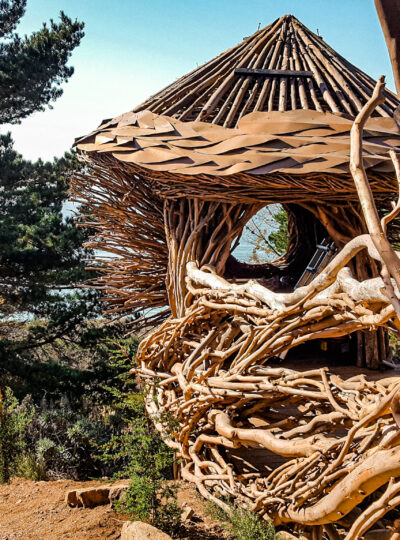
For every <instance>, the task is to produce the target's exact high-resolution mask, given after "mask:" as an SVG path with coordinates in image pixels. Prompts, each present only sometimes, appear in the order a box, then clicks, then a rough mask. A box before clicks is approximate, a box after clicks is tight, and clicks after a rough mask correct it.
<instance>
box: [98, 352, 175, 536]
mask: <svg viewBox="0 0 400 540" xmlns="http://www.w3.org/2000/svg"><path fill="white" fill-rule="evenodd" d="M113 361H114V362H115V363H116V365H118V366H124V365H125V366H126V367H127V366H131V365H132V361H131V359H130V353H129V351H128V350H127V349H126V348H124V347H123V346H120V347H119V348H118V350H117V351H115V353H114V355H113ZM119 377H120V379H122V380H124V381H125V382H128V380H129V377H128V375H127V369H126V370H125V372H123V373H122V374H121V375H120V376H119ZM110 391H111V392H112V395H113V396H114V403H113V410H114V411H115V414H116V416H117V417H119V419H120V422H122V425H123V428H122V429H121V431H120V433H118V434H115V435H113V436H112V437H111V439H110V440H109V441H108V442H107V443H106V444H104V445H103V446H101V447H100V448H99V450H100V454H101V458H102V460H103V461H104V462H105V463H107V464H108V465H112V466H113V468H118V473H117V474H116V475H115V476H116V477H118V478H130V480H131V482H130V485H129V489H128V491H127V493H126V495H125V497H124V499H123V500H122V501H120V502H118V503H116V506H117V509H118V510H120V511H122V512H123V513H125V514H128V515H129V516H131V518H132V519H133V520H139V521H148V522H149V523H151V524H152V525H154V526H155V527H157V528H159V529H161V530H163V531H164V532H166V533H168V534H171V535H172V536H174V535H176V534H177V532H178V529H179V526H180V514H181V511H180V509H179V507H178V504H177V498H176V490H177V488H176V486H174V485H172V484H171V482H169V481H168V480H169V479H171V478H172V467H173V460H174V455H173V452H172V450H171V449H170V448H169V447H168V446H167V445H166V444H165V443H164V441H163V440H162V439H161V437H160V434H159V433H158V431H157V430H156V429H155V428H154V427H153V424H152V422H151V421H150V420H149V419H148V417H147V415H146V412H145V407H144V400H145V397H146V393H145V391H141V392H138V391H136V392H133V391H129V388H128V391H126V392H124V391H121V390H118V388H117V387H115V386H114V387H111V388H110Z"/></svg>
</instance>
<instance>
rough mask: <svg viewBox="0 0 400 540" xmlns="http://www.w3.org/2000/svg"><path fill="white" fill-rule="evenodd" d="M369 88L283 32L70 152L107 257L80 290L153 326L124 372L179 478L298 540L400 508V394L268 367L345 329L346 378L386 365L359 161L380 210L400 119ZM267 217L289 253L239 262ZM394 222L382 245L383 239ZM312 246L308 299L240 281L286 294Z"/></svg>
mask: <svg viewBox="0 0 400 540" xmlns="http://www.w3.org/2000/svg"><path fill="white" fill-rule="evenodd" d="M375 84H376V83H375V81H373V80H372V79H371V78H370V77H368V76H367V75H366V74H365V73H363V72H362V71H360V70H359V69H357V68H356V67H354V66H353V65H351V64H350V63H349V62H347V61H346V60H345V59H343V58H342V57H341V56H340V55H338V54H337V53H336V52H335V51H334V50H333V49H332V48H331V47H329V46H328V45H327V44H326V43H325V42H324V40H323V38H322V37H321V36H318V35H315V34H314V33H312V32H310V31H309V30H308V29H307V28H306V27H305V26H304V25H302V24H301V23H300V22H299V21H298V20H297V19H295V18H294V17H293V16H290V15H286V16H284V17H281V18H280V19H278V20H277V21H275V22H274V23H272V24H271V25H269V26H268V27H266V28H264V29H262V30H260V31H258V32H256V33H255V34H254V35H252V36H250V37H248V38H245V39H244V40H243V41H242V42H241V43H239V44H238V45H237V46H235V47H233V48H232V49H229V50H228V51H226V52H224V53H222V54H220V55H219V56H217V57H216V58H215V59H213V60H211V61H210V62H208V63H207V64H205V65H204V66H201V67H199V68H197V69H195V70H194V71H192V72H191V73H189V74H188V75H185V76H183V77H182V78H180V79H179V80H177V81H175V82H174V83H173V84H171V85H170V86H168V87H167V88H165V89H164V90H162V91H161V92H159V93H158V94H156V95H154V96H152V97H151V98H150V99H149V100H147V101H146V102H145V103H143V104H142V105H140V106H138V107H136V108H135V109H134V110H133V111H131V112H129V113H127V114H124V115H122V116H120V117H117V118H114V119H112V120H105V121H103V122H102V124H101V125H100V126H99V127H98V128H97V129H96V130H95V131H94V132H93V133H91V134H89V135H87V136H85V137H82V138H80V139H78V140H77V142H76V145H77V148H78V150H79V153H80V155H81V156H82V159H83V160H84V161H85V162H86V164H87V171H86V172H85V173H82V174H80V175H78V176H77V177H76V178H75V179H74V182H73V186H72V191H73V193H74V195H75V198H76V199H77V200H78V201H79V202H81V203H83V205H84V213H83V214H82V217H81V224H82V225H84V226H90V227H93V229H94V230H95V235H94V237H93V239H92V241H91V242H90V244H89V245H90V246H91V247H93V248H95V249H96V250H99V253H109V254H112V257H111V258H106V257H105V256H102V255H99V257H98V260H97V267H98V268H99V269H100V271H101V277H100V278H99V279H98V281H97V282H94V283H92V285H93V286H96V287H98V288H100V289H102V290H103V291H104V301H105V302H106V303H107V312H108V313H109V314H114V315H115V316H123V315H132V316H134V317H136V318H135V319H134V328H135V329H137V328H139V327H145V328H146V329H147V330H149V328H150V326H156V328H155V329H154V330H153V331H152V332H151V333H150V334H149V335H148V336H147V337H146V338H145V339H144V340H143V341H142V343H141V347H140V351H139V354H138V359H137V362H138V367H137V368H136V372H137V373H138V375H139V377H140V378H141V379H142V381H146V382H147V384H148V388H149V396H150V397H149V400H148V404H147V406H148V411H149V414H151V415H152V417H153V419H154V422H155V424H156V426H157V428H158V429H160V431H161V432H162V433H163V434H164V435H165V436H166V441H167V443H168V444H170V445H171V446H172V447H173V448H174V449H175V450H176V452H177V454H178V456H179V457H180V458H181V460H182V475H183V476H184V477H185V478H187V479H190V480H192V481H194V482H195V483H196V485H197V486H198V488H199V490H200V492H201V493H203V494H204V495H205V496H207V497H209V498H213V499H214V500H215V501H216V502H217V503H218V504H221V505H224V503H223V502H221V501H220V499H218V498H217V496H218V494H224V495H228V496H230V497H232V498H236V500H237V501H238V502H239V503H240V504H243V505H247V506H250V507H251V508H253V509H255V510H257V511H259V512H260V513H262V514H263V515H264V516H265V517H270V518H271V519H273V520H274V521H275V523H276V524H277V525H279V524H282V523H289V524H291V525H292V526H293V527H294V528H296V527H298V526H299V527H301V528H302V529H303V530H304V529H306V530H309V531H310V534H311V532H312V534H313V535H314V536H313V538H322V535H323V534H325V535H328V536H329V538H331V539H333V540H336V539H337V538H338V537H341V536H340V534H342V533H340V532H338V530H340V529H342V531H346V532H343V535H346V540H350V539H355V538H360V537H361V535H362V534H363V533H364V532H365V531H367V530H368V529H369V528H370V527H371V526H372V525H373V524H374V523H375V522H376V521H377V520H379V519H380V518H381V517H382V516H383V515H384V514H385V513H386V512H387V511H388V510H387V509H388V508H389V509H390V508H392V507H396V506H397V505H398V504H399V501H398V497H397V495H396V494H397V493H398V492H399V490H400V484H399V482H398V481H397V480H391V478H392V477H393V478H396V477H398V476H400V465H399V463H400V461H399V458H400V447H398V446H397V441H398V428H397V421H398V418H397V408H398V397H397V393H398V388H399V381H400V379H397V378H396V377H395V378H386V379H382V380H380V382H379V383H372V382H368V381H367V380H366V379H365V377H364V376H361V375H359V376H356V377H353V378H352V379H350V380H343V379H342V378H341V377H339V376H338V375H332V374H329V373H328V372H327V371H326V369H325V368H319V369H314V370H309V371H306V372H299V371H296V370H293V369H287V368H285V367H284V365H283V366H282V367H279V368H276V367H269V366H268V359H269V358H271V357H276V356H278V355H282V354H283V353H285V352H286V351H287V350H289V349H293V348H295V347H297V346H299V345H300V344H302V343H305V342H308V341H312V340H316V339H319V338H324V339H329V338H334V337H338V336H344V335H349V334H355V333H356V332H358V346H357V351H356V352H355V358H356V359H357V363H358V365H360V366H362V365H367V366H369V367H375V368H378V367H379V366H380V361H381V360H382V359H385V358H386V357H387V355H388V352H389V349H388V342H387V329H388V328H393V330H394V331H397V327H398V326H399V323H398V319H397V314H396V312H397V309H398V307H399V306H397V303H396V302H397V300H396V298H397V294H398V291H397V289H396V287H397V285H396V283H397V282H396V272H394V271H393V264H392V265H391V262H390V261H391V260H392V259H390V260H389V259H388V262H387V261H386V257H387V256H388V255H387V249H386V251H385V250H383V252H382V253H381V249H380V244H379V243H378V244H377V242H376V238H377V236H376V230H375V229H374V230H371V223H372V225H374V223H375V222H374V221H373V220H372V221H371V220H370V219H369V218H368V216H369V215H370V214H371V212H372V214H373V215H375V214H374V208H375V207H373V208H372V207H371V205H369V206H368V204H366V203H365V200H367V199H368V196H369V195H368V193H370V192H369V191H368V189H369V188H368V189H367V188H366V187H365V186H368V181H367V180H366V176H365V174H364V172H365V171H364V169H362V167H360V158H361V156H362V162H363V165H364V167H365V170H366V171H367V174H368V180H369V186H370V187H371V190H372V191H371V194H373V198H374V200H375V202H376V204H377V207H378V210H379V212H381V213H384V212H385V211H386V210H387V209H390V202H391V200H392V199H393V196H394V193H396V191H397V181H396V174H395V168H396V166H398V161H397V158H396V155H395V154H393V150H394V149H397V148H399V147H400V130H399V127H398V125H397V124H396V122H395V120H394V119H393V118H392V116H393V112H394V110H395V109H396V107H397V106H398V105H399V102H398V100H397V98H396V97H395V96H394V95H393V94H392V93H390V92H389V91H387V90H385V89H384V87H383V85H382V83H381V84H380V86H379V92H378V89H377V91H376V92H378V94H376V96H375V98H374V100H373V101H370V100H371V96H372V94H373V90H374V87H375ZM366 104H368V106H367V108H366V109H365V106H366ZM363 108H364V109H363ZM360 113H361V117H359V118H358V120H357V122H356V124H354V125H353V122H354V120H355V118H356V117H357V115H360ZM351 130H353V146H352V153H351V152H350V150H351V149H350V132H351ZM357 130H358V135H360V134H362V137H363V139H362V149H361V144H358V145H357ZM389 151H392V153H391V154H389ZM357 152H358V154H357ZM361 152H362V153H361ZM357 156H358V158H359V159H358V161H357ZM350 163H352V164H353V168H352V169H351V170H350V167H349V164H350ZM357 178H359V179H360V180H359V182H358V183H357ZM363 182H364V184H363ZM363 185H364V188H363ZM363 190H364V191H363ZM366 193H367V195H366ZM365 198H366V199H365ZM360 200H361V201H362V206H361V205H360ZM277 202H279V203H281V204H283V205H284V207H285V209H286V211H287V212H288V215H289V222H290V227H289V228H290V240H289V249H288V251H287V253H286V254H285V255H284V256H282V257H281V258H279V259H278V260H276V261H274V262H273V263H271V264H266V265H248V264H243V263H240V262H239V261H236V260H235V259H234V257H233V256H232V251H233V249H234V247H235V245H236V244H237V242H238V241H239V239H240V235H241V233H242V231H243V228H244V227H245V225H246V223H247V222H248V220H249V219H250V218H251V217H252V216H254V215H255V214H256V213H257V211H258V210H259V209H261V208H262V207H263V206H265V205H267V204H271V203H277ZM396 212H397V210H396ZM372 214H371V215H372ZM366 216H367V217H366ZM394 217H395V215H394V214H392V215H391V217H390V218H389V219H388V220H387V222H386V221H385V222H383V225H382V227H383V229H384V230H383V232H382V246H384V245H385V246H386V244H385V242H387V240H386V238H389V239H391V240H395V239H396V238H397V234H398V227H397V225H396V222H395V221H392V218H394ZM375 221H376V220H375ZM378 221H379V220H378ZM389 222H390V223H389ZM379 227H381V225H379ZM379 227H378V228H379ZM372 228H373V227H372ZM374 234H375V236H374ZM322 238H328V239H329V241H331V242H334V244H335V245H336V247H337V249H338V255H337V256H336V257H335V258H334V259H333V260H332V261H331V262H330V263H329V265H328V266H327V267H326V269H325V270H324V271H323V272H322V273H320V274H319V275H318V276H317V277H316V278H315V279H314V280H313V281H311V283H309V284H308V285H307V286H305V287H300V288H298V289H296V290H293V291H287V290H285V291H280V290H279V287H278V289H275V290H271V289H270V288H267V287H264V286H262V285H261V284H260V283H258V282H257V281H256V280H255V279H256V278H260V277H262V278H264V279H265V278H268V277H271V276H280V277H283V276H285V275H289V276H291V277H292V278H294V279H295V280H296V279H297V278H298V277H299V276H300V275H301V274H302V272H303V271H304V268H305V266H306V265H307V263H308V261H309V260H310V257H311V256H312V255H313V253H314V252H315V247H316V245H317V243H318V242H320V241H321V240H322ZM388 249H389V248H388ZM390 250H391V248H390ZM390 253H392V252H390ZM390 256H393V257H395V258H396V255H390ZM396 260H397V259H396ZM395 266H396V265H395ZM382 269H383V270H382ZM381 270H382V272H383V274H382V275H383V278H381V277H380V272H381ZM390 276H392V277H393V278H394V279H395V281H394V282H392V281H391V279H390ZM238 279H240V280H241V281H240V282H238ZM382 279H383V281H382ZM157 325H158V326H157ZM302 371H304V370H302ZM155 380H157V383H156V384H154V381H155ZM154 395H156V396H157V399H154ZM168 415H172V416H173V419H174V422H172V423H171V422H169V421H168ZM167 433H169V435H167ZM171 435H172V438H171ZM249 446H250V447H254V448H256V449H257V451H258V452H261V453H262V455H263V456H264V462H263V465H262V467H258V468H257V467H256V466H254V465H253V464H251V463H249V461H248V460H247V458H246V455H247V454H246V451H244V453H243V451H242V449H243V448H247V447H249ZM272 455H275V456H280V459H281V463H280V464H279V465H277V463H276V460H275V461H274V459H272V458H271V456H272ZM272 463H274V464H275V465H274V466H272V465H271V464H272ZM382 489H383V491H382V493H381V491H380V490H382ZM366 503H368V504H366ZM349 516H352V518H349ZM357 516H359V517H357ZM375 518H376V519H375ZM351 519H353V521H352V522H351V523H349V520H351ZM346 520H347V521H346ZM332 523H336V524H338V527H339V529H336V528H334V527H333V526H332ZM354 524H355V525H354ZM335 535H336V536H335ZM337 535H339V536H337ZM343 537H344V536H343Z"/></svg>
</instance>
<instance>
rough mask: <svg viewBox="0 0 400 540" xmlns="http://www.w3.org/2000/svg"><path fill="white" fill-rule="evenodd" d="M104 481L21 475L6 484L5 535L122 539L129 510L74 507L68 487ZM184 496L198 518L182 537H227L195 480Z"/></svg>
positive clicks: (2, 491) (27, 539)
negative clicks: (208, 513) (36, 479)
mask: <svg viewBox="0 0 400 540" xmlns="http://www.w3.org/2000/svg"><path fill="white" fill-rule="evenodd" d="M100 484H101V482H96V481H93V482H74V481H72V480H56V481H50V482H32V481H30V480H25V479H20V478H16V479H13V480H12V482H11V484H8V485H0V540H66V539H73V540H100V539H103V538H107V539H111V540H114V539H117V538H119V537H120V531H121V528H122V524H123V522H124V521H125V520H126V519H127V518H126V516H122V515H120V514H117V513H116V512H115V511H114V510H112V508H110V506H98V507H96V508H92V509H90V508H70V507H68V506H67V505H66V504H65V502H64V497H65V493H66V491H68V490H70V489H75V488H79V487H90V486H94V485H100ZM178 502H179V505H180V506H182V505H183V504H184V503H186V504H187V505H189V506H191V507H192V508H193V510H194V518H193V522H194V523H193V524H191V525H190V526H188V527H187V528H186V530H185V531H183V532H182V536H181V540H197V539H198V540H200V539H205V540H213V539H217V538H224V537H225V534H224V533H223V531H222V530H221V529H220V528H219V526H218V523H217V522H215V521H213V520H211V518H210V517H208V516H206V515H205V512H204V511H205V507H204V502H203V501H202V500H201V499H200V498H199V497H198V496H197V494H196V492H195V490H194V489H193V487H192V486H190V485H189V484H187V483H185V482H182V483H180V488H179V492H178Z"/></svg>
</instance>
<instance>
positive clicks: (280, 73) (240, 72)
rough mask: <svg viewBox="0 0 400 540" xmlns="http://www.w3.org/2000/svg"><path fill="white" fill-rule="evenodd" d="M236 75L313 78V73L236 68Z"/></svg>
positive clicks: (291, 70) (292, 70)
mask: <svg viewBox="0 0 400 540" xmlns="http://www.w3.org/2000/svg"><path fill="white" fill-rule="evenodd" d="M235 75H255V76H260V75H261V76H265V77H271V76H278V77H312V76H313V72H312V71H298V70H294V69H246V68H236V69H235Z"/></svg>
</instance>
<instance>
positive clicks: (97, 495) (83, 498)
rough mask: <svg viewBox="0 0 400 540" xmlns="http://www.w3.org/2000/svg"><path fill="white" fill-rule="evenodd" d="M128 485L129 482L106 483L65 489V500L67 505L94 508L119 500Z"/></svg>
mask: <svg viewBox="0 0 400 540" xmlns="http://www.w3.org/2000/svg"><path fill="white" fill-rule="evenodd" d="M128 486H129V484H128V483H127V482H125V483H120V484H114V485H110V484H107V485H104V486H92V487H88V488H82V489H72V490H70V491H67V493H66V496H65V502H66V504H68V505H69V506H77V507H80V508H82V507H83V508H94V507H95V506H101V505H104V504H110V503H113V502H114V501H116V500H121V499H122V498H123V496H124V494H125V492H126V490H127V489H128Z"/></svg>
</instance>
